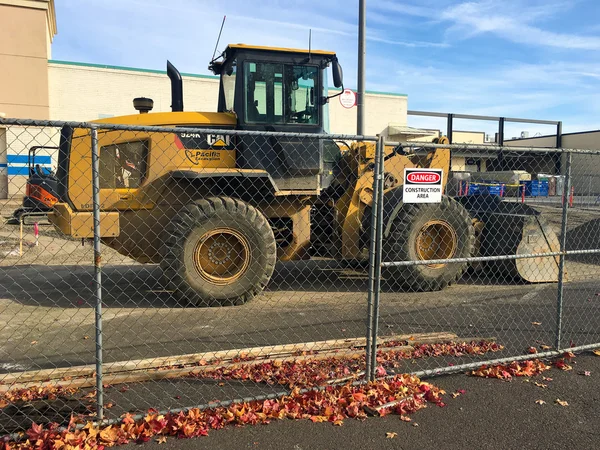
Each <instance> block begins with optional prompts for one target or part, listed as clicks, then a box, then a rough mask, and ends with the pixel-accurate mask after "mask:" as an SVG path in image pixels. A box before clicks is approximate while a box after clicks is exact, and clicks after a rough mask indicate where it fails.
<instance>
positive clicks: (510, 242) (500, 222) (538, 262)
mask: <svg viewBox="0 0 600 450" xmlns="http://www.w3.org/2000/svg"><path fill="white" fill-rule="evenodd" d="M457 200H459V201H460V202H461V203H462V204H463V206H464V207H465V208H466V209H467V211H468V212H469V214H470V215H471V217H472V218H473V219H476V220H478V221H480V222H482V223H483V229H482V231H481V234H480V236H479V242H478V243H477V244H478V245H477V246H476V247H477V248H478V250H479V255H477V256H501V255H526V254H531V253H547V252H558V251H560V243H559V241H558V237H557V236H556V233H555V232H554V230H552V228H551V227H550V225H549V224H548V223H547V222H546V220H545V219H544V218H543V217H542V216H541V213H540V212H539V211H536V210H535V209H534V208H532V207H531V206H527V205H524V204H520V203H509V202H503V201H501V200H500V198H498V197H496V196H488V195H478V196H469V197H459V198H457ZM558 260H559V258H558V256H546V257H537V258H523V259H513V260H502V261H489V262H487V263H485V264H484V270H486V271H487V272H488V273H490V275H493V276H504V277H513V278H520V279H522V280H524V281H527V282H530V283H547V282H555V281H558Z"/></svg>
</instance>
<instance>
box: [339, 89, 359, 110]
mask: <svg viewBox="0 0 600 450" xmlns="http://www.w3.org/2000/svg"><path fill="white" fill-rule="evenodd" d="M340 103H341V104H342V106H343V107H344V108H352V107H353V106H355V105H356V94H355V93H354V91H352V90H351V89H344V92H342V93H341V95H340Z"/></svg>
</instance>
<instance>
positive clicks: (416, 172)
mask: <svg viewBox="0 0 600 450" xmlns="http://www.w3.org/2000/svg"><path fill="white" fill-rule="evenodd" d="M443 176H444V171H443V170H442V169H404V186H403V189H404V192H403V196H402V201H403V202H404V203H439V202H441V201H442V179H443Z"/></svg>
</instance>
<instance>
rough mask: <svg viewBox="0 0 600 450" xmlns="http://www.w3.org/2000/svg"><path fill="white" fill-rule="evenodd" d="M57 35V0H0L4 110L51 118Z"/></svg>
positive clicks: (0, 91) (1, 105)
mask: <svg viewBox="0 0 600 450" xmlns="http://www.w3.org/2000/svg"><path fill="white" fill-rule="evenodd" d="M54 34H56V19H55V16H54V2H53V0H0V68H1V69H2V70H0V112H3V113H5V114H6V117H16V118H30V119H48V118H49V117H50V114H49V105H48V62H47V61H48V56H49V55H50V45H49V44H50V43H51V42H52V38H53V37H54Z"/></svg>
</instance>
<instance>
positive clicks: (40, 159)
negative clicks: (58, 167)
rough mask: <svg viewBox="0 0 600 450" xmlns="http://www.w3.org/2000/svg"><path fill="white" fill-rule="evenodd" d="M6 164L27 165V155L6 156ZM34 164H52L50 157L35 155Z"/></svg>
mask: <svg viewBox="0 0 600 450" xmlns="http://www.w3.org/2000/svg"><path fill="white" fill-rule="evenodd" d="M6 160H7V161H8V164H27V162H28V161H27V155H7V157H6ZM34 164H52V157H51V156H47V155H35V161H34Z"/></svg>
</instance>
